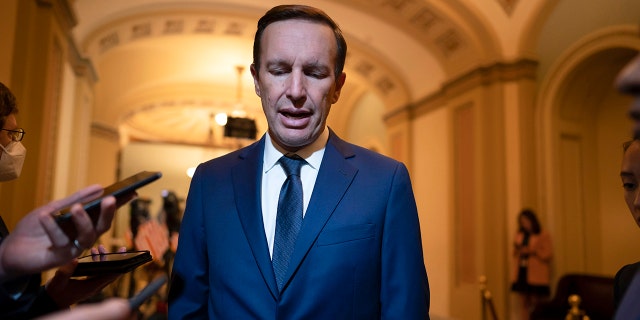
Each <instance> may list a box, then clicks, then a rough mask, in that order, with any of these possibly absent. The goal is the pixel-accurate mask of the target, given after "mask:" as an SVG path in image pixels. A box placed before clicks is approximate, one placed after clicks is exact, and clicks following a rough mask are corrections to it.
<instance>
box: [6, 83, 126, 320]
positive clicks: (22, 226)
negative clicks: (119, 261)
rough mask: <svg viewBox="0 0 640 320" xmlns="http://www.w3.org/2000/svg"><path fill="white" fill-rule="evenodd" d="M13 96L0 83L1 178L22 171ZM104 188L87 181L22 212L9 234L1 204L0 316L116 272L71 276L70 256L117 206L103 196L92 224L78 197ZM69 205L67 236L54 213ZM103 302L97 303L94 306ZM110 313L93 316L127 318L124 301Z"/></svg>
mask: <svg viewBox="0 0 640 320" xmlns="http://www.w3.org/2000/svg"><path fill="white" fill-rule="evenodd" d="M17 112H18V109H17V107H16V101H15V97H14V96H13V94H12V93H11V91H10V90H9V89H8V88H7V87H6V86H5V85H4V84H2V83H0V181H9V180H13V179H16V178H18V176H20V173H21V172H22V165H23V163H24V160H25V155H26V148H25V147H24V146H23V145H22V143H21V141H22V139H23V138H24V136H25V131H24V130H23V129H22V128H19V127H18V123H17V120H16V114H17ZM101 194H102V187H101V186H99V185H93V186H89V187H87V188H84V189H82V190H80V191H78V192H76V193H75V194H73V195H71V196H70V197H67V198H65V199H62V200H57V201H53V202H51V203H49V204H47V205H45V206H43V207H40V208H37V209H35V210H33V211H32V212H30V213H29V214H27V215H26V216H25V217H23V218H22V219H21V220H20V222H19V223H18V224H17V226H16V227H15V228H14V229H13V230H12V232H11V233H10V234H9V231H8V230H7V227H6V225H5V224H4V221H3V220H2V217H1V214H2V207H1V206H0V319H31V318H34V317H38V316H41V315H45V314H49V313H51V312H54V311H58V310H64V309H66V308H68V307H69V306H70V305H71V304H73V303H76V302H78V301H80V300H82V299H86V298H88V297H90V296H92V295H93V294H95V293H98V292H99V291H100V290H101V289H102V288H104V287H105V286H106V285H107V284H109V283H110V282H111V281H113V280H115V277H114V276H99V277H92V278H88V279H85V280H76V279H70V277H71V274H72V273H73V271H74V269H75V266H76V265H77V262H76V261H75V260H74V258H76V257H78V256H79V255H80V254H82V253H83V252H84V250H85V249H84V248H89V247H91V246H92V245H93V244H94V242H95V241H96V240H97V239H98V237H99V236H100V235H101V234H102V233H104V232H105V231H107V230H109V228H110V227H111V221H112V219H113V215H114V214H115V210H116V207H117V206H118V205H122V204H124V203H125V202H126V201H128V200H130V199H131V198H133V197H134V196H135V193H132V194H131V195H130V197H129V198H128V199H126V201H124V202H122V203H118V204H116V199H115V198H114V197H106V198H105V199H104V200H102V203H101V208H100V216H99V218H98V221H97V223H96V224H95V225H94V224H93V222H92V220H91V218H90V217H89V215H88V214H87V213H86V212H85V211H84V209H83V208H82V206H81V205H80V204H81V203H84V202H88V201H91V200H93V199H95V198H96V197H98V196H100V195H101ZM69 206H71V214H72V218H71V220H72V221H73V224H74V226H75V228H76V230H77V236H76V238H75V239H70V238H69V237H68V236H67V235H66V234H65V233H64V231H63V230H62V229H60V227H59V226H58V225H57V223H56V222H55V220H54V218H53V214H54V213H56V212H58V211H60V210H61V209H62V208H65V207H69ZM91 253H92V254H98V253H106V251H105V249H104V247H102V246H100V247H99V248H92V249H91ZM59 266H62V267H60V268H59V269H58V270H57V272H56V274H55V275H54V277H53V278H52V279H51V280H50V281H49V282H48V283H47V284H46V285H45V286H41V285H40V283H41V275H40V272H42V271H45V270H48V269H51V268H54V267H59ZM119 300H122V299H119ZM100 306H102V305H98V306H95V307H96V308H98V307H100ZM104 306H111V307H110V308H111V309H112V310H111V311H112V312H111V313H105V314H104V317H94V316H92V317H91V318H92V319H98V318H99V319H125V318H126V317H127V316H128V315H129V314H130V312H131V310H130V308H128V304H126V303H125V301H117V302H111V304H109V305H104ZM92 309H93V308H91V307H88V308H79V309H78V310H77V311H76V310H71V311H68V314H65V313H62V314H60V316H61V317H64V318H68V317H71V316H75V317H76V318H87V317H82V315H83V314H85V315H88V314H90V313H87V312H91V311H92Z"/></svg>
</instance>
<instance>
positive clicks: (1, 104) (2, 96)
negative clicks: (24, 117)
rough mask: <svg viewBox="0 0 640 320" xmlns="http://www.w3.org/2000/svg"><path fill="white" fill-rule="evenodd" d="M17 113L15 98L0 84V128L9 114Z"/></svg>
mask: <svg viewBox="0 0 640 320" xmlns="http://www.w3.org/2000/svg"><path fill="white" fill-rule="evenodd" d="M15 113H18V106H17V105H16V97H15V96H14V95H13V93H11V90H9V88H7V86H5V85H4V84H3V83H2V82H0V128H4V122H5V121H6V120H7V117H8V116H9V115H11V114H15Z"/></svg>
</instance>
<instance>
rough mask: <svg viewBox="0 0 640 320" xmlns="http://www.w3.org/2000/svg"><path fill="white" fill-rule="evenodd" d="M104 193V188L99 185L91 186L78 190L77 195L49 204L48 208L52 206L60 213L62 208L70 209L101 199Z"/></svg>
mask: <svg viewBox="0 0 640 320" xmlns="http://www.w3.org/2000/svg"><path fill="white" fill-rule="evenodd" d="M102 192H103V189H102V186H100V185H98V184H94V185H90V186H88V187H86V188H83V189H80V190H78V191H77V192H76V193H74V194H72V195H70V196H68V197H66V198H64V199H60V200H56V201H53V202H50V203H49V204H47V206H51V207H52V208H53V209H54V210H53V211H58V210H60V209H62V208H66V207H70V206H71V205H73V204H75V203H84V202H89V201H91V200H93V199H95V198H97V197H99V196H100V195H101V194H102Z"/></svg>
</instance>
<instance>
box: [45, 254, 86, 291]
mask: <svg viewBox="0 0 640 320" xmlns="http://www.w3.org/2000/svg"><path fill="white" fill-rule="evenodd" d="M77 265H78V260H76V259H73V260H72V261H71V262H69V263H67V264H65V265H63V266H61V267H60V268H58V270H56V273H55V274H54V275H53V278H51V280H49V282H48V283H47V285H46V286H47V287H51V288H64V287H66V285H67V283H68V282H69V278H71V275H72V274H73V271H75V270H76V266H77Z"/></svg>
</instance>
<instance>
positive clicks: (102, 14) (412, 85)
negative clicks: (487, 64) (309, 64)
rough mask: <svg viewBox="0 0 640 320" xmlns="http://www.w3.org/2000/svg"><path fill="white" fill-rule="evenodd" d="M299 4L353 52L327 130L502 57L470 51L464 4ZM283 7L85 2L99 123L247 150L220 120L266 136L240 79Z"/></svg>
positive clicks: (79, 30) (243, 2)
mask: <svg viewBox="0 0 640 320" xmlns="http://www.w3.org/2000/svg"><path fill="white" fill-rule="evenodd" d="M300 2H301V3H308V4H310V5H313V6H317V7H320V8H322V9H323V10H325V11H326V12H327V13H328V14H329V15H331V16H332V17H333V18H334V19H335V20H336V21H337V22H338V24H340V25H341V27H342V29H343V31H344V33H345V36H346V38H347V41H348V44H349V52H348V56H347V63H346V67H345V72H346V73H347V85H346V86H345V89H344V90H343V95H342V97H341V100H340V101H339V102H338V104H336V105H335V106H334V108H333V111H332V115H331V117H330V119H329V122H330V125H331V126H332V127H334V129H336V130H337V131H340V130H341V129H344V128H341V127H343V126H346V125H347V121H346V120H345V119H348V118H349V117H350V114H351V111H352V109H353V106H355V105H357V103H358V101H359V100H360V98H361V97H362V96H364V95H365V94H374V95H375V96H376V97H378V98H379V100H380V101H382V103H384V105H385V110H387V112H390V111H393V110H395V109H398V108H401V107H404V106H406V105H407V104H410V103H412V102H414V101H416V100H418V99H421V98H423V97H425V96H427V95H429V94H430V93H432V92H435V91H436V90H438V89H439V85H440V84H441V83H443V82H445V81H446V79H447V78H449V77H452V76H454V75H456V74H460V73H463V72H465V71H466V70H468V69H469V68H470V67H471V66H474V65H477V64H479V63H482V62H483V61H484V60H485V59H487V58H486V57H491V56H495V55H492V52H491V49H489V48H491V47H495V46H492V44H491V43H476V42H473V41H472V40H470V37H469V36H468V35H467V34H469V33H470V31H469V30H472V29H478V25H480V22H479V21H477V19H476V18H474V15H472V14H470V13H469V12H468V10H466V9H464V6H460V5H458V6H455V4H456V3H457V1H456V2H448V1H443V0H441V1H426V0H424V1H420V0H394V1H390V0H350V1H343V0H340V1H338V0H336V1H331V0H326V1H300ZM512 2H513V1H509V3H511V4H510V5H512ZM452 3H453V4H454V5H451V4H452ZM501 3H503V4H504V3H506V2H505V1H502V2H501ZM277 4H279V2H278V1H264V0H237V1H233V3H232V4H231V3H229V2H227V1H218V0H200V1H178V0H165V1H158V0H110V1H98V0H76V1H75V8H76V13H77V18H78V25H77V26H76V27H75V29H74V36H75V38H76V41H77V43H78V44H79V46H80V51H81V53H82V54H83V55H84V56H86V57H88V58H89V59H90V60H91V61H92V63H93V66H94V68H95V71H96V74H97V77H98V82H97V83H96V90H95V96H94V97H93V99H94V106H95V108H94V123H95V124H96V125H97V126H100V127H102V128H107V129H109V130H114V131H118V132H119V133H120V136H121V137H124V139H125V140H145V141H164V142H174V143H185V144H196V145H201V144H211V143H214V144H216V145H224V144H228V143H237V141H231V142H230V141H228V139H223V138H222V131H221V130H222V129H221V127H219V126H217V125H215V124H212V121H211V116H212V115H214V114H217V113H221V112H227V113H229V112H231V111H233V110H235V109H238V108H240V109H242V110H244V111H246V113H247V114H248V115H249V116H250V117H252V118H255V119H256V120H257V123H258V131H259V132H263V131H264V130H265V129H266V123H265V121H264V119H263V117H262V111H261V107H260V102H259V99H258V97H257V96H256V95H255V93H254V91H253V90H254V89H253V79H252V78H251V76H250V74H249V72H244V73H242V76H241V78H240V79H239V78H238V73H237V70H236V67H237V66H244V67H245V70H248V66H249V64H250V63H251V60H252V57H251V53H252V45H253V35H254V33H255V25H256V22H257V20H258V19H259V17H260V16H261V15H262V14H263V13H264V12H265V11H266V10H268V9H269V8H270V7H272V6H274V5H277ZM507 8H508V6H506V7H505V10H506V9H507ZM474 32H476V33H477V32H482V30H481V29H480V31H478V30H475V31H474ZM239 104H240V105H241V107H239ZM371 116H372V117H373V118H372V119H362V121H381V116H382V115H380V114H372V115H371Z"/></svg>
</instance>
